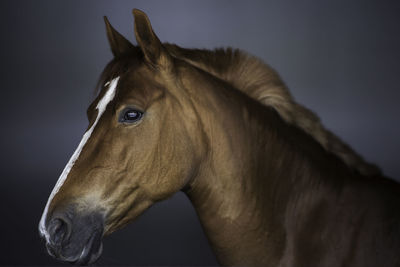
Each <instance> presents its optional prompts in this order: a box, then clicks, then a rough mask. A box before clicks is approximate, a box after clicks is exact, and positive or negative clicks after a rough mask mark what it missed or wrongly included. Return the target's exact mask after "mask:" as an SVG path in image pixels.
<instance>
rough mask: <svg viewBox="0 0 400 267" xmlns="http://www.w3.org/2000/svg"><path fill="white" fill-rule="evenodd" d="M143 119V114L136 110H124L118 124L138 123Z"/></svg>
mask: <svg viewBox="0 0 400 267" xmlns="http://www.w3.org/2000/svg"><path fill="white" fill-rule="evenodd" d="M142 117H143V112H142V111H139V110H136V109H132V108H129V109H125V110H123V111H122V112H121V115H120V117H119V122H125V123H133V122H137V121H139V120H140V119H141V118H142Z"/></svg>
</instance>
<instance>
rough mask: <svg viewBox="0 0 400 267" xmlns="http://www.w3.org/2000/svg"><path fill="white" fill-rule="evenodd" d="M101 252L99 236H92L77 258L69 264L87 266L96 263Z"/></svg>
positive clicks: (101, 244) (101, 245) (101, 246)
mask: <svg viewBox="0 0 400 267" xmlns="http://www.w3.org/2000/svg"><path fill="white" fill-rule="evenodd" d="M102 252H103V243H102V242H101V234H94V235H92V236H91V237H90V239H89V240H88V242H87V243H86V245H85V246H84V247H83V249H82V252H81V254H80V256H79V258H78V259H77V260H75V261H72V262H71V263H73V264H76V265H89V264H92V263H94V262H96V261H97V260H98V259H99V257H100V255H101V253H102Z"/></svg>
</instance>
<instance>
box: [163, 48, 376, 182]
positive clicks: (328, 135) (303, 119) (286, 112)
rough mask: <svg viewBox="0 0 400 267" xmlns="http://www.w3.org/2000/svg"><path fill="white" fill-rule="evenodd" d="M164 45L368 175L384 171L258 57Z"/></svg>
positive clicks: (230, 51) (241, 53) (236, 51)
mask: <svg viewBox="0 0 400 267" xmlns="http://www.w3.org/2000/svg"><path fill="white" fill-rule="evenodd" d="M164 45H165V47H166V48H167V50H168V51H169V52H170V53H171V54H172V55H173V56H175V57H176V58H179V59H182V60H185V61H186V62H188V63H190V64H192V65H194V66H196V67H198V68H200V69H202V70H204V71H207V72H208V73H211V74H212V75H214V76H216V77H217V78H219V79H222V80H224V81H226V82H228V83H230V84H231V85H232V86H234V87H235V88H237V89H238V90H240V91H242V92H244V93H245V94H247V95H248V96H250V97H251V98H253V99H255V100H257V101H259V102H261V103H263V104H264V105H267V106H270V107H272V108H274V109H275V110H276V111H277V112H278V113H279V114H280V116H281V117H282V118H283V120H285V121H286V122H287V123H289V124H292V125H295V126H297V127H299V128H300V129H302V130H303V131H304V132H306V133H307V134H309V135H311V136H312V137H314V139H315V140H316V141H318V142H319V143H320V144H321V145H322V147H324V149H325V150H326V151H328V152H330V153H333V154H335V155H336V156H338V157H339V158H340V159H342V160H343V161H344V162H345V163H346V164H347V166H349V167H350V168H351V169H353V170H354V171H356V172H359V173H360V174H363V175H367V176H374V175H379V174H380V169H379V168H378V167H377V166H375V165H373V164H371V163H368V162H366V161H365V160H364V159H363V158H362V157H361V156H360V155H359V154H357V153H356V152H355V151H354V150H353V149H351V148H350V146H349V145H347V144H346V143H345V142H343V141H342V140H340V139H339V138H338V137H337V136H336V135H334V134H333V133H332V132H330V131H329V130H327V129H326V128H325V127H324V126H323V125H322V123H321V121H320V119H319V118H318V116H317V115H316V114H315V113H313V112H312V111H310V110H309V109H307V108H306V107H304V106H302V105H300V104H298V103H296V102H295V100H294V99H293V97H292V95H291V94H290V92H289V90H288V88H287V87H286V85H285V84H284V83H283V81H282V80H281V78H280V77H279V75H278V74H277V72H276V71H275V70H273V69H272V68H271V67H269V66H268V65H266V64H265V63H263V62H262V61H261V60H259V59H258V58H255V57H253V56H250V55H248V54H247V53H245V52H243V51H241V50H237V49H232V48H227V49H216V50H205V49H204V50H203V49H185V48H181V47H179V46H176V45H173V44H164Z"/></svg>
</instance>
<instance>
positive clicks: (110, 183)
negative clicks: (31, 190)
mask: <svg viewBox="0 0 400 267" xmlns="http://www.w3.org/2000/svg"><path fill="white" fill-rule="evenodd" d="M133 15H134V20H135V26H134V32H135V37H136V40H137V45H133V44H132V43H131V42H129V41H128V40H127V39H126V38H125V37H124V36H122V35H121V34H120V33H118V32H117V31H116V30H115V29H114V28H113V27H112V26H111V24H110V23H109V21H108V19H107V17H104V20H105V24H106V32H107V37H108V41H109V43H110V47H111V51H112V53H113V56H114V57H113V59H112V60H111V62H110V63H109V64H108V65H107V66H106V67H105V69H104V71H103V73H102V74H101V77H100V79H99V86H98V91H99V93H98V95H97V97H96V98H95V100H94V101H93V102H92V103H91V104H90V106H89V108H88V110H87V116H88V119H89V126H88V128H87V131H86V132H85V133H84V135H83V138H82V141H81V142H80V143H79V145H78V147H77V149H76V150H75V152H74V153H73V155H72V157H71V159H70V160H69V162H68V163H67V165H66V166H65V168H64V170H63V172H62V174H61V176H60V178H59V180H58V181H57V183H56V185H55V187H54V189H53V191H52V192H51V194H50V197H49V199H48V202H47V204H46V206H45V208H44V212H43V215H42V217H41V220H40V223H39V232H40V235H41V236H42V237H43V238H44V239H45V242H46V247H47V250H48V253H49V254H50V255H52V256H53V257H55V258H57V259H59V260H62V261H66V262H71V263H75V264H82V265H84V264H91V263H93V262H95V261H96V260H97V259H98V258H99V257H100V255H101V252H102V238H103V236H106V235H109V234H111V233H112V232H114V231H116V230H118V229H120V228H122V227H124V226H125V225H127V224H128V223H130V222H131V221H133V220H134V219H135V218H137V217H138V216H139V215H140V214H141V213H142V212H143V211H145V210H146V209H147V208H149V207H150V206H151V205H152V204H153V203H155V202H158V201H162V200H164V199H167V198H169V197H171V196H172V195H173V194H174V193H176V192H178V191H182V192H184V193H185V194H186V195H187V196H188V198H189V200H190V201H191V203H192V204H193V206H194V209H195V210H196V212H197V214H198V217H199V220H200V222H201V224H202V227H203V229H204V231H205V233H206V235H207V238H208V239H209V242H210V245H211V247H212V249H213V251H214V252H215V254H216V257H217V260H218V262H219V263H220V264H221V265H242V266H282V267H283V266H297V267H298V266H363V267H365V266H387V267H388V266H399V265H400V253H399V252H400V250H399V248H400V212H399V211H400V209H399V208H400V186H399V184H398V183H397V182H395V181H394V180H392V179H390V178H388V177H385V176H384V175H383V174H382V173H381V171H380V169H379V168H378V167H377V166H375V165H374V164H371V163H369V162H366V161H365V160H364V159H363V158H362V157H361V156H360V155H358V154H357V153H356V152H355V151H353V150H352V149H351V148H350V146H348V145H347V144H346V143H345V142H343V141H342V140H340V138H338V137H337V136H335V135H334V134H333V133H332V132H330V131H328V130H327V129H325V127H324V126H323V125H322V123H321V122H320V120H319V119H318V117H317V116H316V115H315V114H314V113H313V112H311V111H310V110H309V109H307V108H305V107H304V106H302V105H300V104H298V103H297V102H295V100H294V99H293V98H292V96H291V94H290V93H289V90H288V89H287V87H286V86H285V84H284V83H283V81H282V80H281V78H280V77H279V75H278V74H277V73H276V71H274V70H273V69H272V68H271V67H269V66H268V65H266V64H265V63H263V62H262V61H261V60H259V59H257V58H255V57H253V56H251V55H248V54H246V53H245V52H243V51H241V50H237V49H232V48H227V49H216V50H201V49H186V48H181V47H179V46H177V45H174V44H169V43H162V42H161V41H160V40H159V38H158V37H157V35H156V34H155V33H154V31H153V29H152V26H151V24H150V21H149V19H148V17H147V15H146V14H145V13H144V12H142V11H140V10H138V9H134V10H133Z"/></svg>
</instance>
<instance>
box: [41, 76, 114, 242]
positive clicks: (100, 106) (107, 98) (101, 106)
mask: <svg viewBox="0 0 400 267" xmlns="http://www.w3.org/2000/svg"><path fill="white" fill-rule="evenodd" d="M118 80H119V77H116V78H114V79H113V80H111V81H109V82H107V83H106V84H105V86H109V87H108V90H107V92H106V93H105V94H104V96H103V97H102V98H101V99H100V101H99V102H98V103H97V106H96V109H97V110H98V112H97V117H96V120H95V121H94V123H93V125H92V127H90V129H89V130H87V131H86V133H85V134H84V135H83V137H82V140H81V142H80V143H79V145H78V147H77V148H76V150H75V152H74V154H72V157H71V158H70V160H69V161H68V163H67V165H66V166H65V168H64V170H63V172H62V173H61V175H60V178H58V181H57V183H56V185H55V186H54V188H53V191H51V194H50V197H49V199H48V200H47V204H46V207H45V208H44V211H43V214H42V218H41V219H40V223H39V232H40V234H41V235H42V236H44V237H45V238H46V241H47V242H49V238H50V237H49V233H48V232H47V231H46V225H45V224H46V217H47V212H48V209H49V206H50V203H51V201H52V200H53V198H54V196H55V195H56V194H57V192H58V191H59V190H60V188H61V186H62V185H63V184H64V182H65V180H66V179H67V176H68V174H69V172H70V171H71V169H72V167H73V166H74V164H75V162H76V161H77V159H78V158H79V155H80V153H81V151H82V149H83V147H84V146H85V144H86V142H87V141H88V140H89V138H90V136H91V134H92V133H93V130H94V128H95V127H96V124H97V123H98V121H99V120H100V117H101V116H102V115H103V113H104V111H105V110H106V107H107V105H108V103H110V102H111V101H112V100H113V99H114V96H115V90H116V88H117V85H118Z"/></svg>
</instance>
